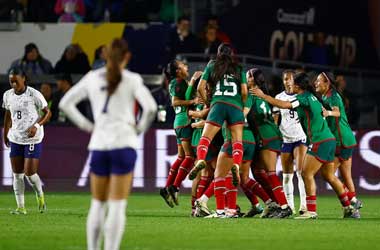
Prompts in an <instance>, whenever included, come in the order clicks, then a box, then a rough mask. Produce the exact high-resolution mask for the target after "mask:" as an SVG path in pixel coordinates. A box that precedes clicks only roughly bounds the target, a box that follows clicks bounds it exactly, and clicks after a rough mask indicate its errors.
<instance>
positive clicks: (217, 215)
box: [204, 212, 226, 219]
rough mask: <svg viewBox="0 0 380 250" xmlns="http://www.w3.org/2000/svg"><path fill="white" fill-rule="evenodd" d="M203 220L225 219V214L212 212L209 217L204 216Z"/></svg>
mask: <svg viewBox="0 0 380 250" xmlns="http://www.w3.org/2000/svg"><path fill="white" fill-rule="evenodd" d="M204 218H205V219H212V218H226V213H225V212H222V213H217V212H214V213H212V214H210V215H209V216H206V217H204Z"/></svg>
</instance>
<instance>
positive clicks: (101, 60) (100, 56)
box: [92, 45, 106, 69]
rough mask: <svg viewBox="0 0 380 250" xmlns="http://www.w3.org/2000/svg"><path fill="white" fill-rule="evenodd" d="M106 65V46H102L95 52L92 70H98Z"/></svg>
mask: <svg viewBox="0 0 380 250" xmlns="http://www.w3.org/2000/svg"><path fill="white" fill-rule="evenodd" d="M104 65H106V46H105V45H102V46H100V47H98V48H97V49H96V50H95V59H94V63H93V64H92V69H99V68H101V67H103V66H104Z"/></svg>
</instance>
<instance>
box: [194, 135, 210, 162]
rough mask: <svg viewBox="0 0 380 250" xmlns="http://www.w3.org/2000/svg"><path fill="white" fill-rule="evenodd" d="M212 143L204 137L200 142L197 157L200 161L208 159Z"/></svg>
mask: <svg viewBox="0 0 380 250" xmlns="http://www.w3.org/2000/svg"><path fill="white" fill-rule="evenodd" d="M210 143H211V140H210V139H209V138H207V137H205V136H202V137H201V139H200V140H199V143H198V147H197V157H198V160H204V159H206V155H207V151H208V147H209V145H210Z"/></svg>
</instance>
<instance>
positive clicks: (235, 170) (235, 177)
mask: <svg viewBox="0 0 380 250" xmlns="http://www.w3.org/2000/svg"><path fill="white" fill-rule="evenodd" d="M231 172H232V184H233V185H234V186H235V187H237V186H238V185H239V183H240V173H239V165H238V164H234V165H232V168H231Z"/></svg>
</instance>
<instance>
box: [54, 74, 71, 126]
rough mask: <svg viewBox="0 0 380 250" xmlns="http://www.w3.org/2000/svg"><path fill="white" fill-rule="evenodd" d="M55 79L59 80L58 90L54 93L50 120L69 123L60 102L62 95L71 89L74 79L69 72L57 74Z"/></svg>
mask: <svg viewBox="0 0 380 250" xmlns="http://www.w3.org/2000/svg"><path fill="white" fill-rule="evenodd" d="M55 79H56V80H57V92H55V93H54V95H53V98H52V105H51V113H52V116H51V119H50V120H51V121H55V122H61V123H67V122H69V121H68V120H67V118H66V115H65V114H64V113H63V112H61V111H60V110H59V108H58V104H59V102H60V101H61V99H62V97H63V96H64V95H65V94H66V92H67V91H69V89H70V88H71V86H72V85H73V80H72V78H71V76H70V74H67V73H62V74H57V75H56V77H55Z"/></svg>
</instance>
